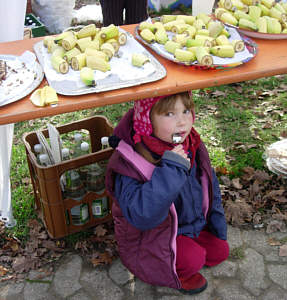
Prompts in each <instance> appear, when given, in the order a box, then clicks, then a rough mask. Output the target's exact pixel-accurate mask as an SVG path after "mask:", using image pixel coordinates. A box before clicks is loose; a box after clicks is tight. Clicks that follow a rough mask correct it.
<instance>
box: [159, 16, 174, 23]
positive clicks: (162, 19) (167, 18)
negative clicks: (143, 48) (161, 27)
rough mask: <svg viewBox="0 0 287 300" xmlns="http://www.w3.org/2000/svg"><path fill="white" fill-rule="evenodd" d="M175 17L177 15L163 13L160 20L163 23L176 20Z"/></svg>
mask: <svg viewBox="0 0 287 300" xmlns="http://www.w3.org/2000/svg"><path fill="white" fill-rule="evenodd" d="M175 19H176V15H162V16H161V17H160V21H161V23H163V24H165V23H168V22H171V21H174V20H175Z"/></svg>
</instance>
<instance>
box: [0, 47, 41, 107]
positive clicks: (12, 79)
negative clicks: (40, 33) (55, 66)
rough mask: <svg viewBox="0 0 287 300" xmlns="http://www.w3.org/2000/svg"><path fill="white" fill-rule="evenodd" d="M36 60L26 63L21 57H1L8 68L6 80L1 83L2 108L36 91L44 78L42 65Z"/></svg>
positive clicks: (0, 102) (0, 104) (0, 98)
mask: <svg viewBox="0 0 287 300" xmlns="http://www.w3.org/2000/svg"><path fill="white" fill-rule="evenodd" d="M29 54H30V55H29V56H30V58H31V56H34V59H32V60H30V61H28V62H24V61H22V60H21V57H20V56H15V55H0V60H4V61H5V62H6V64H7V67H8V72H7V76H6V79H5V80H3V81H2V82H1V83H0V106H4V105H7V104H10V103H13V102H15V101H18V100H20V99H22V98H24V97H26V96H27V95H29V94H30V93H31V92H32V91H33V90H34V89H36V88H37V87H38V86H39V85H40V83H41V81H42V80H43V77H44V72H43V69H42V67H41V65H40V64H39V63H38V62H37V61H36V57H35V55H34V54H33V53H31V52H29Z"/></svg>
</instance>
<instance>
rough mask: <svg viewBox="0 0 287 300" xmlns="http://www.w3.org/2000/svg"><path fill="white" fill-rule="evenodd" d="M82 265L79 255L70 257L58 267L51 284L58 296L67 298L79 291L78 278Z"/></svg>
mask: <svg viewBox="0 0 287 300" xmlns="http://www.w3.org/2000/svg"><path fill="white" fill-rule="evenodd" d="M82 263H83V260H82V258H81V257H80V256H79V255H72V256H70V257H68V259H67V261H65V262H64V263H63V264H62V265H61V266H60V267H59V269H58V270H57V271H56V273H55V277H54V282H53V288H54V290H55V292H56V293H57V294H58V295H60V296H61V297H63V298H64V297H68V296H71V295H73V294H74V293H75V292H76V291H78V290H79V289H81V287H82V286H81V284H80V283H79V278H80V275H81V270H82Z"/></svg>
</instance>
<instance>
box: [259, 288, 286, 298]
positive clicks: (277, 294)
mask: <svg viewBox="0 0 287 300" xmlns="http://www.w3.org/2000/svg"><path fill="white" fill-rule="evenodd" d="M262 300H287V293H286V292H284V291H283V290H281V289H279V288H278V287H276V288H272V289H269V290H268V291H267V293H265V294H264V295H263V297H262Z"/></svg>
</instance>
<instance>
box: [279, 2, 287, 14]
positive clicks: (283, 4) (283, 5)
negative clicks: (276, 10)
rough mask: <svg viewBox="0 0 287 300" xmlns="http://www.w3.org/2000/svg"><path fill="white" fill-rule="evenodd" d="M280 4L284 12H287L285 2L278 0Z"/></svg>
mask: <svg viewBox="0 0 287 300" xmlns="http://www.w3.org/2000/svg"><path fill="white" fill-rule="evenodd" d="M280 5H281V6H282V7H283V8H284V9H285V12H286V13H287V2H283V1H281V2H280Z"/></svg>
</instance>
